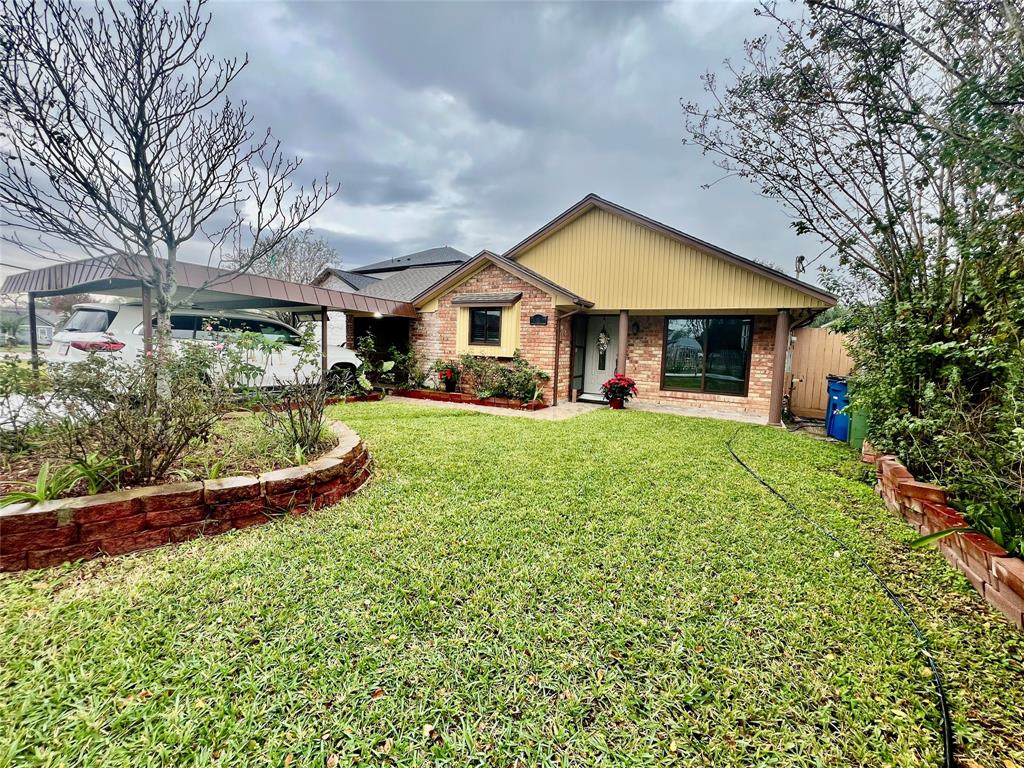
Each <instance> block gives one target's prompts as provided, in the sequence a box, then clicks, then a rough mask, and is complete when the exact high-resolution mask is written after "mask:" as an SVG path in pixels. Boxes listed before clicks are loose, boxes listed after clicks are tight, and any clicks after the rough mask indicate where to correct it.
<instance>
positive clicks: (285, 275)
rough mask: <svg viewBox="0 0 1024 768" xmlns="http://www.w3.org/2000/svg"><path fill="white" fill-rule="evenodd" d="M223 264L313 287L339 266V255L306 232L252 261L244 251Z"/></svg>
mask: <svg viewBox="0 0 1024 768" xmlns="http://www.w3.org/2000/svg"><path fill="white" fill-rule="evenodd" d="M226 261H227V263H228V264H230V265H232V266H242V265H248V266H249V270H250V271H252V272H255V273H256V274H258V275H265V276H267V277H276V278H277V279H279V280H287V281H288V282H291V283H302V284H304V285H308V284H310V283H312V282H313V281H314V280H315V279H316V278H317V277H319V276H320V274H321V273H322V272H323V271H324V270H325V269H326V268H327V267H340V266H341V258H340V257H339V256H338V252H337V251H336V250H334V248H333V247H332V246H331V244H330V243H328V242H327V241H326V240H325V239H324V238H323V237H318V236H317V235H316V233H315V232H314V231H313V230H312V229H309V228H306V229H303V230H302V231H300V232H295V233H293V234H291V235H289V236H288V237H286V238H285V239H283V240H281V241H280V242H279V243H278V244H277V245H276V246H274V248H272V249H270V250H269V251H267V252H265V253H264V254H263V255H262V256H260V257H258V258H257V259H255V260H253V259H252V256H251V254H250V253H249V251H248V250H245V251H242V252H241V253H239V254H238V255H237V256H234V257H229V258H228V259H226Z"/></svg>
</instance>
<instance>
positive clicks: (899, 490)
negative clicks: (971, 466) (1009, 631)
mask: <svg viewBox="0 0 1024 768" xmlns="http://www.w3.org/2000/svg"><path fill="white" fill-rule="evenodd" d="M862 458H863V460H864V461H865V462H867V463H869V464H874V465H875V469H876V470H877V473H878V484H877V485H876V489H877V490H878V493H879V494H880V495H881V497H882V499H883V500H884V501H885V506H886V507H888V508H889V510H890V511H892V512H895V513H896V514H898V515H900V516H901V517H903V519H904V520H906V521H907V522H908V523H910V524H911V525H912V526H914V528H915V529H916V530H917V531H918V532H919V533H921V535H922V536H924V535H927V534H929V533H934V532H937V531H944V530H946V529H948V528H958V527H966V526H968V525H969V523H968V522H967V520H966V519H964V517H963V516H962V515H961V514H960V513H959V512H957V511H956V510H955V509H953V508H952V507H950V506H949V505H948V504H947V503H946V493H945V491H943V490H942V488H940V487H939V486H937V485H932V484H931V483H922V482H920V481H918V480H915V479H914V476H913V475H912V474H911V473H910V471H909V470H908V469H907V468H906V467H905V466H903V464H901V463H900V461H899V459H897V458H896V457H895V456H892V455H888V454H883V455H877V454H876V453H875V451H874V449H873V448H872V447H871V445H870V444H869V443H867V442H865V443H864V452H863V455H862ZM936 546H937V547H938V548H939V551H940V552H942V555H943V557H945V558H946V560H947V561H949V564H950V565H952V566H953V567H954V568H956V569H957V570H958V571H960V572H961V573H962V574H963V575H964V576H966V577H967V580H968V581H970V582H971V584H972V585H973V586H974V588H975V589H976V590H978V593H979V594H980V595H982V596H983V597H984V598H985V599H986V600H987V601H988V602H989V604H990V605H992V606H994V607H995V608H998V609H999V610H1000V611H1002V612H1003V614H1005V615H1006V617H1007V618H1008V619H1009V620H1010V622H1011V623H1013V624H1014V625H1016V626H1017V628H1018V629H1024V560H1021V559H1020V558H1017V557H1014V556H1013V555H1010V554H1009V553H1008V552H1007V551H1006V550H1005V549H1003V548H1002V547H1001V546H999V545H998V544H996V543H995V542H994V541H992V539H990V538H989V537H988V536H984V535H982V534H980V533H960V534H953V535H950V536H946V537H945V538H944V539H940V540H939V541H937V542H936Z"/></svg>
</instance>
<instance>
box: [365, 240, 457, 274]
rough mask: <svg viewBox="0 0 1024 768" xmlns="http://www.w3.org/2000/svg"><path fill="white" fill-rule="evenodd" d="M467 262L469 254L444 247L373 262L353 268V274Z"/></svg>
mask: <svg viewBox="0 0 1024 768" xmlns="http://www.w3.org/2000/svg"><path fill="white" fill-rule="evenodd" d="M468 260H469V254H468V253H463V252H462V251H459V250H457V249H455V248H452V247H451V246H448V245H445V246H442V247H440V248H428V249H427V250H425V251H417V252H416V253H409V254H406V255H405V256H396V257H395V258H393V259H384V260H383V261H375V262H374V263H373V264H367V265H365V266H362V267H354V268H353V269H352V271H353V272H359V273H362V274H366V273H367V272H394V271H397V270H400V269H408V268H409V267H433V266H439V265H441V264H451V265H453V266H454V265H456V264H462V263H463V262H465V261H468Z"/></svg>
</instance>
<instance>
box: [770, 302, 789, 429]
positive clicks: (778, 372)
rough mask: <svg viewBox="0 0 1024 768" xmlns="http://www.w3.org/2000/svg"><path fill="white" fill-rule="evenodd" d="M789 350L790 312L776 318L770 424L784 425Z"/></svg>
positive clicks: (780, 312)
mask: <svg viewBox="0 0 1024 768" xmlns="http://www.w3.org/2000/svg"><path fill="white" fill-rule="evenodd" d="M788 349H789V310H788V309H780V310H779V313H778V315H776V316H775V360H774V361H773V362H772V396H771V400H770V401H769V404H768V423H769V424H781V423H782V390H783V387H784V386H785V382H786V352H787V351H788Z"/></svg>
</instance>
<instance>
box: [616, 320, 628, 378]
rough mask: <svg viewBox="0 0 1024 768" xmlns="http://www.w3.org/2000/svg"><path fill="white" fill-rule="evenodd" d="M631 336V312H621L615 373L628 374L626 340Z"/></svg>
mask: <svg viewBox="0 0 1024 768" xmlns="http://www.w3.org/2000/svg"><path fill="white" fill-rule="evenodd" d="M628 334H629V311H628V310H625V309H620V310H619V356H618V358H616V360H615V372H616V373H625V372H626V339H627V337H628Z"/></svg>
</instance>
